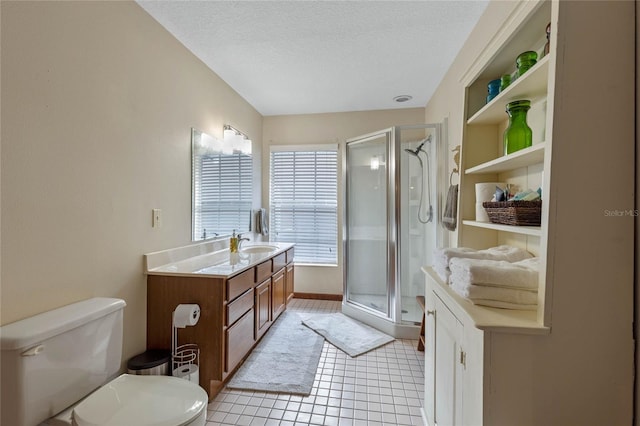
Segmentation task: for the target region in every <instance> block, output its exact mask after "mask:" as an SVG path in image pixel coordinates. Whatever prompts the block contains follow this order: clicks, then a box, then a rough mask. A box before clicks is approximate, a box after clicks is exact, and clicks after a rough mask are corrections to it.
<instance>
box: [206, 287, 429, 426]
mask: <svg viewBox="0 0 640 426" xmlns="http://www.w3.org/2000/svg"><path fill="white" fill-rule="evenodd" d="M340 305H341V303H340V302H333V301H324V300H304V299H294V300H293V301H292V303H291V304H290V305H289V306H288V307H287V309H289V310H293V311H295V312H303V313H307V312H322V313H329V312H340ZM416 346H417V341H416V340H400V339H397V340H396V341H394V342H392V343H389V344H387V345H385V346H383V347H381V348H378V349H376V350H373V351H371V352H369V353H366V354H364V355H360V356H359V357H356V358H351V357H350V356H349V355H347V354H345V353H344V352H342V351H341V350H339V349H337V348H335V347H334V346H333V345H331V344H330V343H328V342H326V341H325V342H324V346H323V349H322V356H321V358H320V363H319V364H318V370H317V372H316V378H315V381H314V384H313V390H312V392H311V395H309V396H304V397H303V396H299V395H290V394H284V393H268V392H250V391H239V390H231V389H226V388H224V389H223V390H222V391H221V392H220V393H219V394H218V396H216V398H215V399H214V400H213V401H212V402H210V403H209V407H208V416H207V419H208V420H207V426H213V425H340V426H342V425H349V426H351V425H353V426H356V425H367V426H375V425H423V422H422V416H421V407H422V401H423V400H424V352H418V351H417V350H416Z"/></svg>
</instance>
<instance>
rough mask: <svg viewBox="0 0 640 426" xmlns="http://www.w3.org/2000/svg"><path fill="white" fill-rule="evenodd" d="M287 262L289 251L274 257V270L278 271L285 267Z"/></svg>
mask: <svg viewBox="0 0 640 426" xmlns="http://www.w3.org/2000/svg"><path fill="white" fill-rule="evenodd" d="M286 264H287V253H280V254H279V255H277V256H275V257H274V258H273V272H277V271H279V270H280V269H282V268H284V266H285V265H286Z"/></svg>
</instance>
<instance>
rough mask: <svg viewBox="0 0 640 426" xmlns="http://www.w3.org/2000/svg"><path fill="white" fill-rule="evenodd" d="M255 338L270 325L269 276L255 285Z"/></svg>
mask: <svg viewBox="0 0 640 426" xmlns="http://www.w3.org/2000/svg"><path fill="white" fill-rule="evenodd" d="M255 291H256V307H255V309H256V323H255V329H256V340H258V339H259V338H260V336H262V335H263V334H264V332H265V331H267V329H268V328H269V326H270V325H271V322H272V319H271V278H269V279H268V280H266V281H265V282H263V283H262V284H260V285H259V286H257V287H256V290H255Z"/></svg>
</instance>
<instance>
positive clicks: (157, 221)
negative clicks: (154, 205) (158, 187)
mask: <svg viewBox="0 0 640 426" xmlns="http://www.w3.org/2000/svg"><path fill="white" fill-rule="evenodd" d="M151 227H152V228H162V209H153V218H152V219H151Z"/></svg>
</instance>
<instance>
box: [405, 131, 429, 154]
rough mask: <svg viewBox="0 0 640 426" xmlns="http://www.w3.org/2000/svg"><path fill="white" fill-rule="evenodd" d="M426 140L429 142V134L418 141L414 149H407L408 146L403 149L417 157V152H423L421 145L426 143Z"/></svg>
mask: <svg viewBox="0 0 640 426" xmlns="http://www.w3.org/2000/svg"><path fill="white" fill-rule="evenodd" d="M427 142H431V135H429V136H428V137H427V138H425V139H423V140H422V141H421V142H420V145H418V147H417V148H416V149H415V150H413V149H409V148H406V149H405V151H407V153H409V154H411V155H414V156H416V157H418V154H419V153H420V152H421V151H422V152H424V151H423V150H422V147H423V146H424V144H425V143H427ZM418 158H420V157H418Z"/></svg>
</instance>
